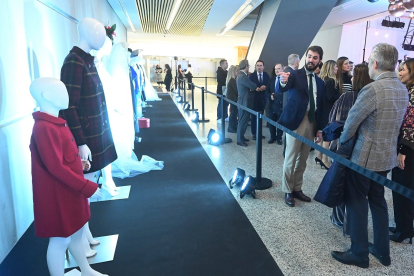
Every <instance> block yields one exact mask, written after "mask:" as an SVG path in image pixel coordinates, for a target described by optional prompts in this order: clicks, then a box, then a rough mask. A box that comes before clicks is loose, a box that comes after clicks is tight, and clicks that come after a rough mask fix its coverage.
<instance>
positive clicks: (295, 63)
mask: <svg viewBox="0 0 414 276" xmlns="http://www.w3.org/2000/svg"><path fill="white" fill-rule="evenodd" d="M299 62H300V58H299V55H297V54H290V55H289V56H288V65H287V66H286V68H285V69H284V72H285V73H291V72H293V71H295V70H298V68H299ZM288 99H289V93H283V108H284V107H285V106H286V105H287V102H288ZM285 151H286V135H285V137H283V157H285Z"/></svg>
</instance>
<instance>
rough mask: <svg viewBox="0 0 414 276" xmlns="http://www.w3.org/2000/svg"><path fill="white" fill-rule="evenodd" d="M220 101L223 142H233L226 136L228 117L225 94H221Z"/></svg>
mask: <svg viewBox="0 0 414 276" xmlns="http://www.w3.org/2000/svg"><path fill="white" fill-rule="evenodd" d="M220 102H221V137H222V141H221V143H222V144H227V143H231V141H232V140H231V139H230V138H226V118H225V116H224V114H225V111H226V107H225V106H224V96H221V98H220Z"/></svg>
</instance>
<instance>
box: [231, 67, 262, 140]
mask: <svg viewBox="0 0 414 276" xmlns="http://www.w3.org/2000/svg"><path fill="white" fill-rule="evenodd" d="M249 67H250V65H249V62H248V60H247V59H243V60H242V61H240V64H239V68H240V72H239V73H238V75H237V78H236V83H237V91H238V92H239V98H238V99H237V103H238V104H241V105H244V106H245V107H248V108H252V107H253V96H254V94H253V93H255V92H254V91H258V90H259V89H260V88H258V87H257V86H256V84H255V83H254V82H252V81H251V80H249V77H248V76H247V73H248V72H249ZM252 90H253V92H252ZM249 115H250V113H249V112H247V111H245V110H244V109H241V108H239V121H238V124H237V145H239V146H242V147H247V144H246V142H248V141H249V140H248V139H246V138H245V137H244V134H245V133H246V129H247V124H248V123H249Z"/></svg>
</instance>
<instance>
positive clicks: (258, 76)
mask: <svg viewBox="0 0 414 276" xmlns="http://www.w3.org/2000/svg"><path fill="white" fill-rule="evenodd" d="M260 75H262V83H261V84H263V72H262V73H259V72H257V79H258V80H259V81H260Z"/></svg>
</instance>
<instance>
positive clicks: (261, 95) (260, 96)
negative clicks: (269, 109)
mask: <svg viewBox="0 0 414 276" xmlns="http://www.w3.org/2000/svg"><path fill="white" fill-rule="evenodd" d="M262 74H263V75H262V78H263V80H262V83H260V82H259V78H258V77H257V71H254V72H253V73H251V74H250V75H249V79H250V80H251V81H252V82H254V83H255V84H256V85H257V87H260V86H262V85H264V86H266V87H267V84H268V82H269V74H268V73H266V72H265V71H263V73H262ZM254 101H255V102H254V106H255V107H256V106H258V103H257V101H261V104H262V108H265V106H266V90H265V91H261V92H256V91H255V92H254Z"/></svg>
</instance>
